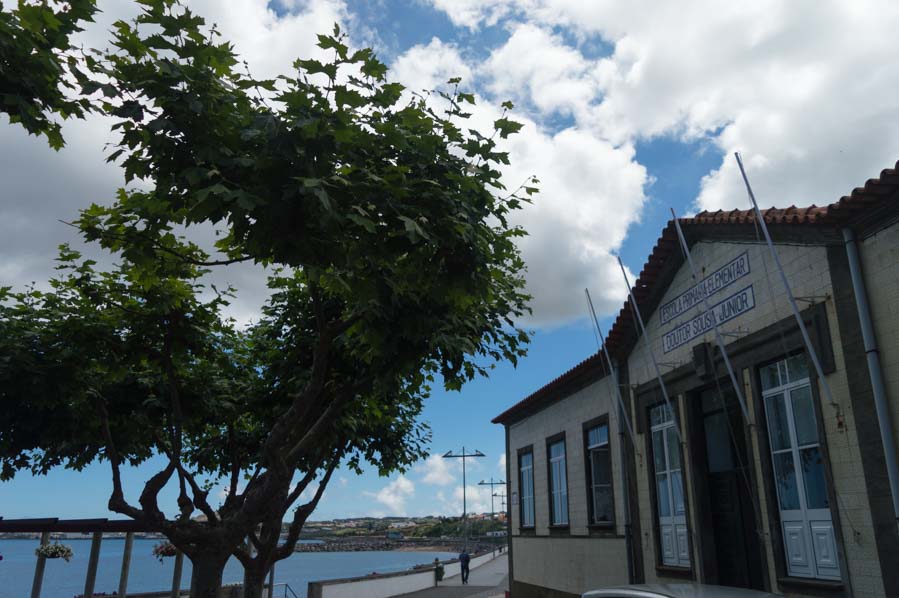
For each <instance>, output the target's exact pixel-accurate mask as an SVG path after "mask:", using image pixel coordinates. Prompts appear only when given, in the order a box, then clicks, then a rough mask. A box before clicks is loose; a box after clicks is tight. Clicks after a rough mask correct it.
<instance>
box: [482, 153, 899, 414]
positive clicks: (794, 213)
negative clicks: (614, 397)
mask: <svg viewBox="0 0 899 598" xmlns="http://www.w3.org/2000/svg"><path fill="white" fill-rule="evenodd" d="M897 191H899V161H897V162H896V165H895V166H894V167H893V168H886V169H884V170H882V171H881V173H880V176H879V177H878V178H876V179H868V180H867V181H866V182H865V184H864V186H863V187H856V188H855V189H853V190H852V192H851V193H850V194H849V195H844V196H843V197H841V198H840V199H839V200H838V201H836V202H834V203H832V204H829V205H826V206H816V205H814V204H813V205H810V206H807V207H803V208H797V207H796V206H792V205H791V206H789V207H787V208H768V209H765V210H761V213H762V218H764V219H765V223H767V224H777V225H781V224H787V225H796V226H822V225H831V226H837V225H840V224H842V223H845V222H846V221H848V220H849V219H851V218H852V217H853V216H855V215H856V214H858V212H859V211H861V210H864V209H865V208H867V207H869V206H870V205H871V204H873V203H876V202H877V201H879V200H881V199H883V198H885V197H888V196H891V195H892V194H894V193H896V192H897ZM755 221H756V220H755V212H754V211H753V210H729V211H725V210H717V211H714V212H708V211H704V212H699V213H698V214H696V215H695V216H692V217H689V218H680V223H681V226H682V227H684V228H686V227H692V226H702V225H722V224H723V225H730V224H733V225H746V224H754V223H755ZM679 251H680V243H679V241H678V239H677V232H676V230H675V227H674V222H673V221H669V222H668V224H667V225H666V226H665V228H664V229H662V234H661V235H660V236H659V239H658V241H657V242H656V245H655V247H653V249H652V252H651V253H650V254H649V258H648V259H647V260H646V264H645V265H644V266H643V270H641V271H640V276H639V277H638V278H637V280H636V281H635V283H634V288H633V293H634V297H635V298H636V300H637V303H638V305H640V307H641V308H643V305H644V304H645V303H646V302H647V301H648V300H649V299H650V297H651V295H652V293H653V291H654V290H655V286H656V283H657V282H658V275H659V273H660V272H662V270H663V267H664V265H665V262H666V261H667V260H668V259H669V258H670V257H671V255H672V254H673V253H674V252H679ZM641 311H642V309H641ZM629 312H630V310H629V308H628V303H627V302H626V301H625V303H624V305H623V306H622V308H621V309H620V310H619V312H618V316H617V317H616V318H615V322H614V323H613V324H612V328H611V329H610V330H609V333H608V334H607V335H606V347H608V349H609V352H610V353H611V354H612V355H613V356H614V355H618V354H619V353H620V352H621V351H622V350H623V349H624V348H626V347H627V344H628V342H629V340H630V339H633V338H635V336H636V330H635V325H634V321H633V318H632V317H631V315H630V313H629ZM618 356H619V357H622V356H621V355H618ZM600 357H601V356H600V354H599V353H595V354H593V355H591V356H590V357H588V358H587V359H585V360H583V361H582V362H580V363H579V364H577V365H576V366H574V367H573V368H571V369H570V370H568V371H567V372H565V373H564V374H562V375H560V376H558V377H557V378H555V379H554V380H552V381H551V382H549V383H548V384H545V385H544V386H543V387H541V388H540V389H538V390H537V391H535V392H533V393H531V394H530V395H528V396H527V397H525V398H524V399H522V400H521V401H519V402H518V403H516V404H515V405H513V406H512V407H510V408H509V409H507V410H505V411H504V412H502V413H501V414H499V415H497V416H496V417H495V418H493V423H495V424H496V423H504V422H506V421H509V420H510V419H511V418H512V417H513V416H515V415H517V414H520V413H524V412H527V411H530V410H531V409H532V408H535V407H537V406H539V405H540V404H542V403H543V402H544V401H546V400H547V399H550V398H552V396H553V395H554V394H556V393H558V392H559V391H560V390H562V389H563V388H564V387H565V386H567V385H569V384H571V383H574V382H576V381H577V380H579V379H583V378H585V377H587V376H589V375H590V373H591V372H592V373H594V375H605V373H606V370H607V368H606V366H605V363H604V360H603V359H601V358H600ZM597 368H598V370H597Z"/></svg>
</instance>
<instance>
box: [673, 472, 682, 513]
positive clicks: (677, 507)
mask: <svg viewBox="0 0 899 598" xmlns="http://www.w3.org/2000/svg"><path fill="white" fill-rule="evenodd" d="M671 495H672V496H673V497H674V514H675V515H683V514H684V511H685V509H684V483H683V479H682V478H681V472H680V470H678V471H672V472H671Z"/></svg>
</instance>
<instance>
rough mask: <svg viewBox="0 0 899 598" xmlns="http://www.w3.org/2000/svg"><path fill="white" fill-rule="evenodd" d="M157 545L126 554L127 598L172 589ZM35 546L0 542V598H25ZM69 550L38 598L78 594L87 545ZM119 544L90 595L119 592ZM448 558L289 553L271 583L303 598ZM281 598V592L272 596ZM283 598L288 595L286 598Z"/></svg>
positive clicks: (106, 546) (112, 545)
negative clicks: (311, 588) (325, 583)
mask: <svg viewBox="0 0 899 598" xmlns="http://www.w3.org/2000/svg"><path fill="white" fill-rule="evenodd" d="M158 542H159V540H141V539H135V540H134V549H133V551H132V553H131V573H130V574H129V576H128V590H129V592H148V591H159V590H169V589H171V587H172V570H173V569H174V560H175V559H173V558H168V559H164V561H163V562H162V563H160V562H159V561H158V560H156V558H154V557H153V554H152V550H153V546H154V545H155V544H157V543H158ZM38 543H39V542H38V540H0V555H3V560H2V561H0V598H23V597H24V598H28V596H30V595H31V583H32V581H33V579H34V565H35V561H36V558H35V556H34V549H35V548H36V547H37V545H38ZM62 543H64V544H67V545H68V546H71V547H72V550H73V551H74V553H75V556H74V558H72V560H70V561H69V562H68V563H67V562H65V561H63V560H62V559H51V560H47V566H46V568H45V570H44V585H43V590H42V592H41V597H42V598H72V597H73V596H75V595H76V594H81V593H82V592H83V591H84V577H85V573H86V572H87V561H88V556H89V554H90V540H63V541H62ZM124 545H125V542H124V539H118V538H104V539H103V544H102V545H101V548H100V564H99V567H98V569H97V583H96V585H95V586H94V591H95V592H97V593H99V592H106V593H108V594H112V593H113V592H114V591H116V590H118V587H119V572H120V571H121V567H122V549H123V548H124ZM455 556H457V555H455V554H451V553H448V552H305V553H295V554H293V555H292V556H290V557H289V558H287V559H285V560H283V561H280V562H279V563H278V564H277V565H275V583H276V584H278V583H285V582H286V583H288V584H289V585H290V587H291V588H292V589H293V591H294V592H296V594H297V595H298V596H300V597H301V598H305V597H306V584H307V583H308V582H310V581H317V580H321V579H337V578H341V577H354V576H357V575H366V574H368V573H372V572H378V573H388V572H391V571H402V570H404V569H408V568H410V567H412V566H413V565H417V564H424V563H431V562H433V561H434V558H439V559H441V560H443V559H449V558H454V557H455ZM223 579H224V582H225V583H228V582H240V581H242V580H243V570H242V568H241V566H240V563H238V562H237V561H236V560H235V559H233V558H232V559H231V560H230V561H229V562H228V565H227V566H226V567H225V575H224V578H223ZM189 585H190V561H189V560H188V559H186V558H185V559H184V571H183V573H182V575H181V586H182V587H183V588H185V589H186V588H188V587H189ZM276 595H278V596H280V595H283V589H281V590H280V591H277V592H276ZM288 595H289V594H288Z"/></svg>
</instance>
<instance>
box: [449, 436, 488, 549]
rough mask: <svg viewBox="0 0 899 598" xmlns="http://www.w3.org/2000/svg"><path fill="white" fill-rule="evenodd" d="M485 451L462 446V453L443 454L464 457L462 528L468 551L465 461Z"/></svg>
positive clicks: (458, 457) (481, 455)
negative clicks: (469, 449)
mask: <svg viewBox="0 0 899 598" xmlns="http://www.w3.org/2000/svg"><path fill="white" fill-rule="evenodd" d="M486 456H487V455H485V454H484V453H482V452H481V451H479V450H475V451H474V452H473V453H468V452H465V447H464V446H463V447H462V452H461V453H454V452H453V451H447V452H446V454H445V455H443V458H444V459H462V529H463V530H464V532H465V550H466V552H467V551H468V504H467V494H466V493H467V491H466V488H465V484H466V482H465V461H467V460H468V459H475V458H478V457H486Z"/></svg>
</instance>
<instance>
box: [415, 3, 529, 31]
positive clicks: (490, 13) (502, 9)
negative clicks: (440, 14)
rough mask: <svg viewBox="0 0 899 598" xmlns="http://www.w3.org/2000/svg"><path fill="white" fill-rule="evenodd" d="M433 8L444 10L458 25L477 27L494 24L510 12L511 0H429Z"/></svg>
mask: <svg viewBox="0 0 899 598" xmlns="http://www.w3.org/2000/svg"><path fill="white" fill-rule="evenodd" d="M431 4H433V5H434V7H435V8H437V9H439V10H442V11H444V12H446V14H447V16H448V17H449V18H450V20H451V21H452V22H453V23H454V24H455V25H458V26H460V27H467V28H468V29H472V30H475V29H478V28H480V26H481V25H494V24H496V22H497V21H498V20H499V19H500V18H502V17H504V16H506V15H507V14H509V13H510V11H511V9H512V8H513V6H514V4H515V2H514V1H512V0H431Z"/></svg>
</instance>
